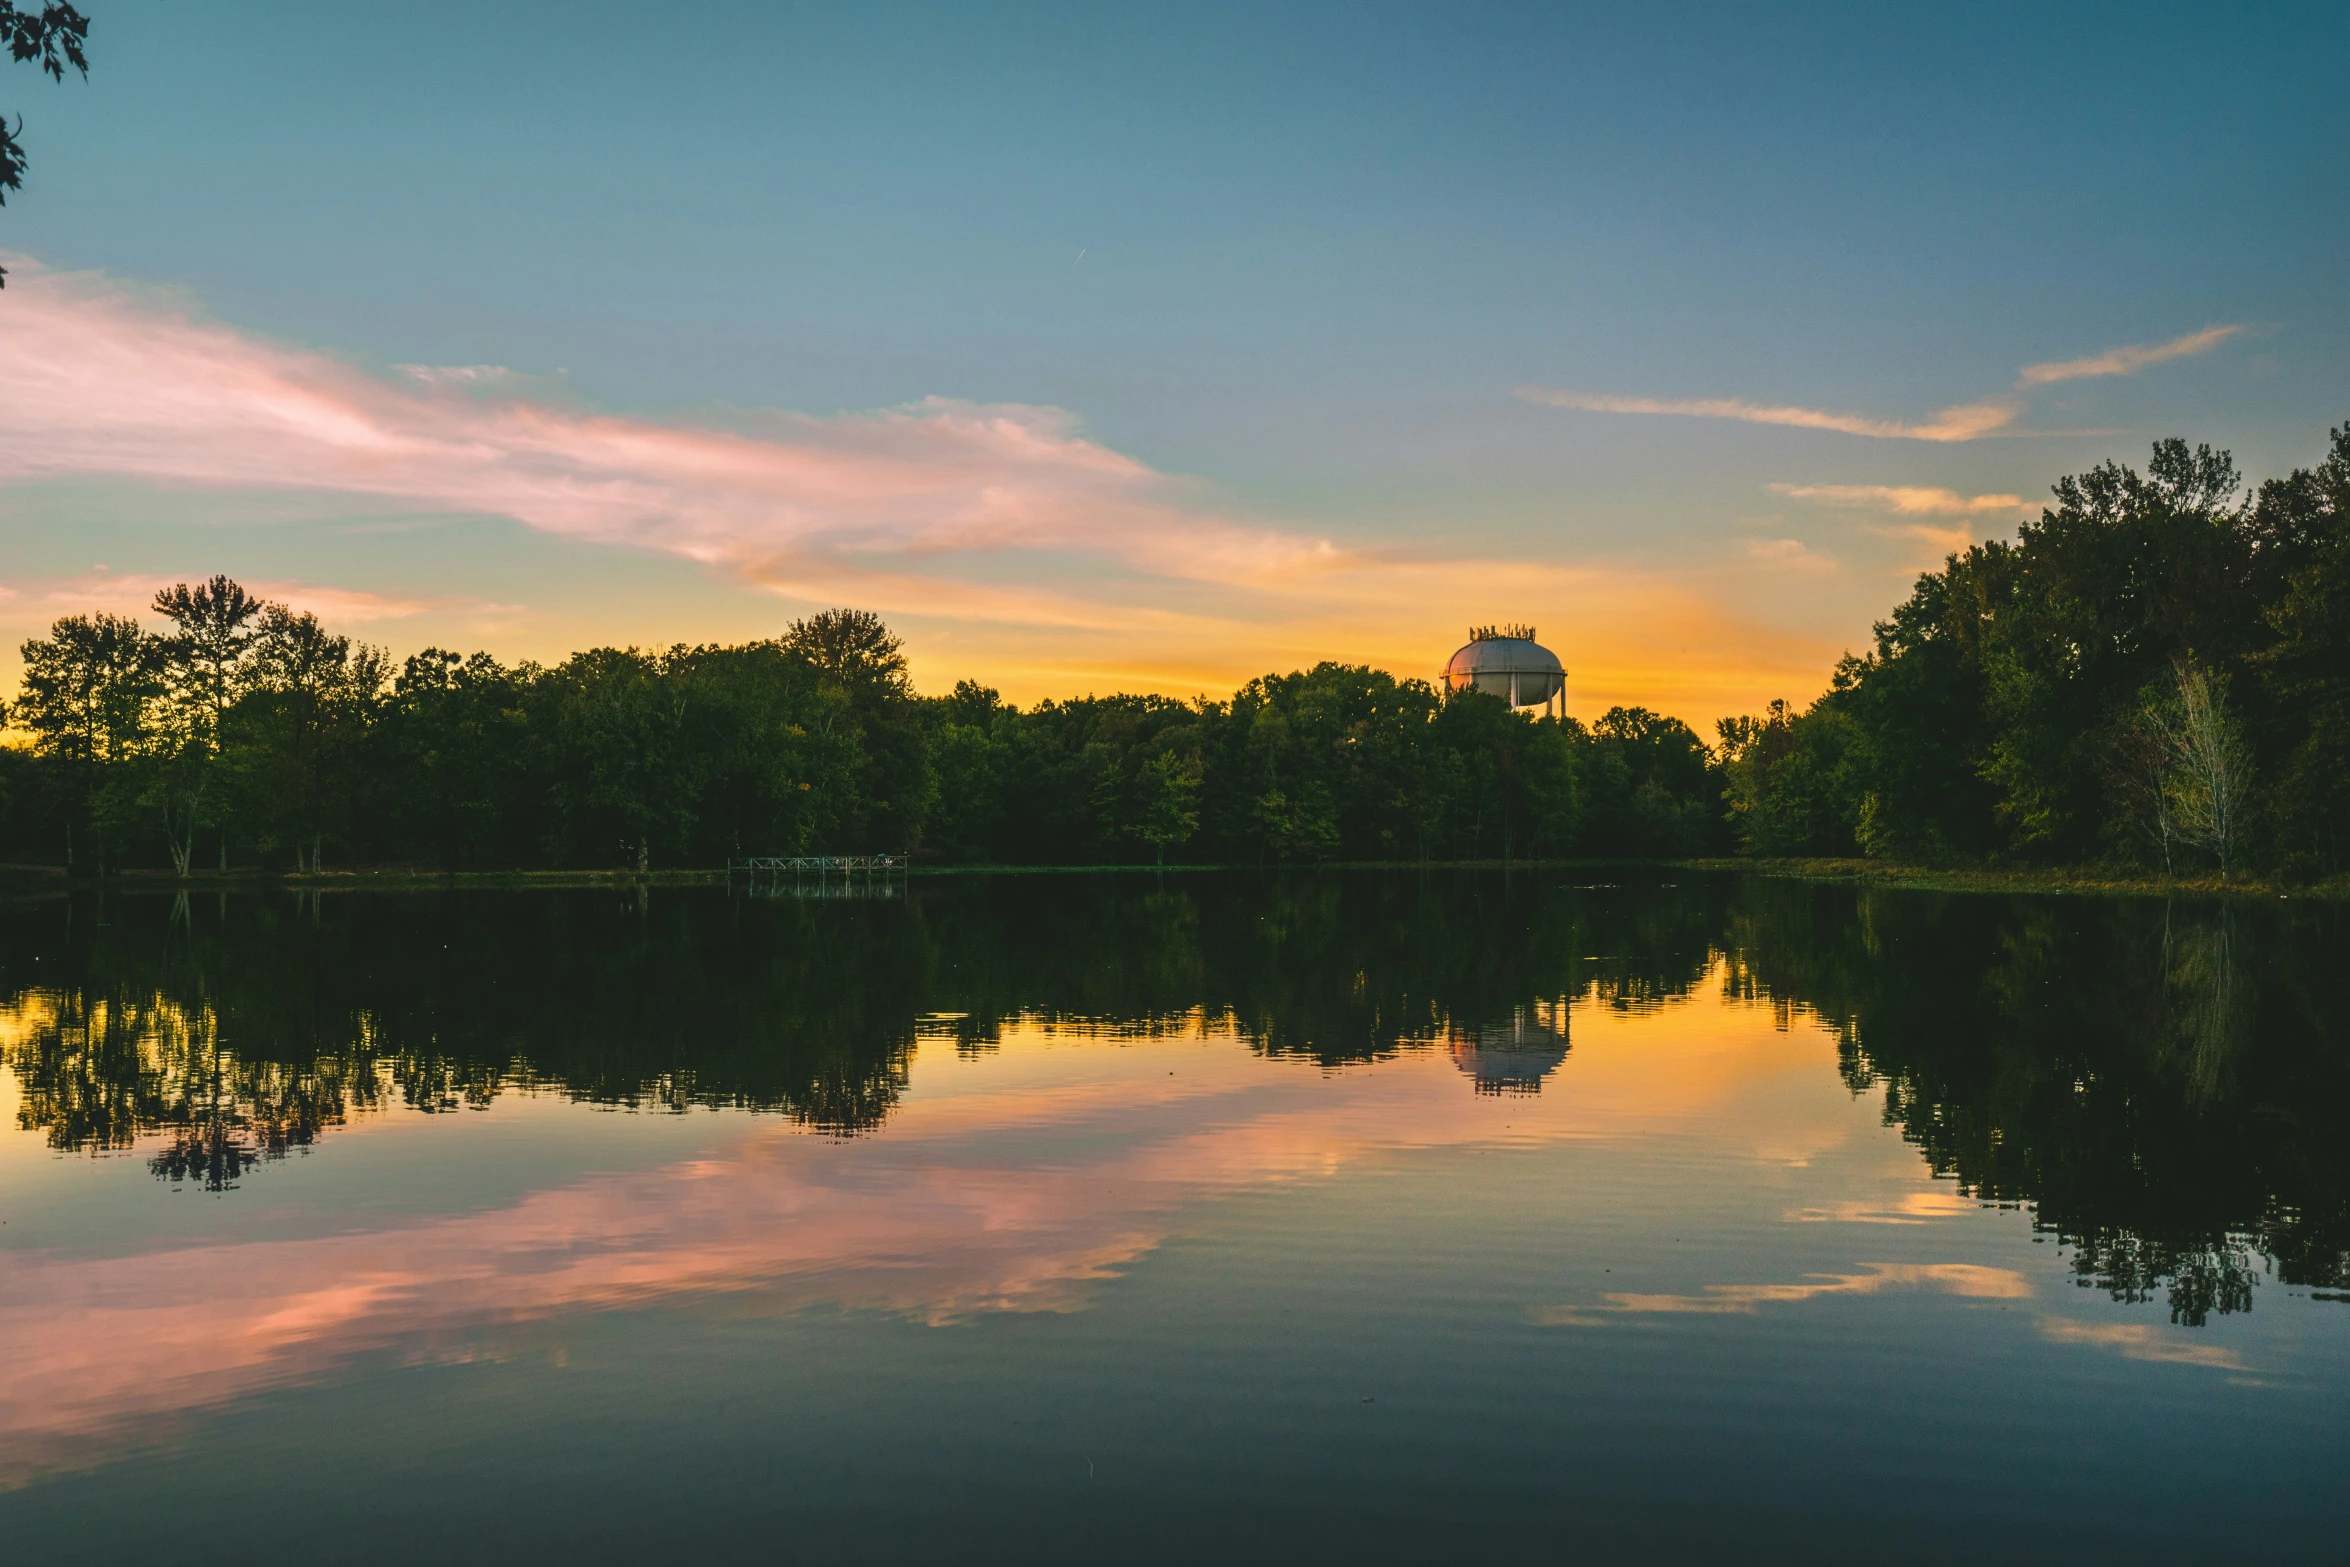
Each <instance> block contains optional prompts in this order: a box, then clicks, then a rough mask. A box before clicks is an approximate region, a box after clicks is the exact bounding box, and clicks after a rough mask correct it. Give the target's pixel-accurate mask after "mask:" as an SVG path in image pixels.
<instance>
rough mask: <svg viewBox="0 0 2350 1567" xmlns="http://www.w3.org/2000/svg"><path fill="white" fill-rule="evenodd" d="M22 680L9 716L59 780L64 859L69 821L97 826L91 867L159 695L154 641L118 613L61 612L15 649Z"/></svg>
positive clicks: (101, 852) (68, 855) (70, 854)
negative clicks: (63, 800) (41, 633)
mask: <svg viewBox="0 0 2350 1567" xmlns="http://www.w3.org/2000/svg"><path fill="white" fill-rule="evenodd" d="M22 652H23V655H24V676H23V683H22V685H21V687H20V689H19V694H18V696H17V700H16V705H15V707H14V708H13V710H11V712H10V713H9V718H10V721H11V722H13V723H15V724H17V725H18V726H19V727H21V728H23V729H25V730H27V731H29V732H30V733H31V734H32V736H33V745H34V748H35V750H36V751H38V752H39V753H41V754H42V755H43V756H44V757H45V758H47V759H48V760H49V761H50V762H51V764H52V766H53V767H54V768H55V769H56V770H57V772H58V773H59V774H61V775H62V778H63V780H64V783H65V789H66V793H67V795H68V809H67V812H66V822H65V829H66V839H65V863H66V865H67V866H68V867H69V868H70V867H71V866H72V865H73V863H74V850H73V824H74V822H75V821H76V820H80V821H82V822H85V823H87V824H89V825H91V826H93V827H95V828H97V829H98V831H99V834H100V836H99V839H98V844H97V849H98V861H99V869H100V870H101V871H103V870H104V869H105V868H106V855H107V851H108V849H109V848H110V847H111V840H110V836H109V835H108V833H107V829H108V827H110V826H111V825H112V824H113V823H114V821H115V820H116V819H117V818H119V817H120V816H121V815H122V814H123V813H122V809H121V807H122V805H123V801H124V796H125V794H126V789H125V785H126V782H127V778H128V775H129V774H130V773H131V771H132V769H133V767H134V766H135V764H136V763H137V762H138V761H140V760H141V758H142V752H143V750H144V748H145V746H146V743H147V738H148V725H147V715H148V713H149V711H150V709H151V708H152V707H153V706H154V704H155V703H156V701H157V700H158V698H160V697H161V696H162V694H163V683H162V681H161V679H160V677H159V673H158V668H157V665H158V658H157V649H156V644H155V642H154V639H153V638H151V637H149V636H148V635H147V634H146V633H145V632H144V631H143V630H141V629H140V627H139V623H138V622H137V621H135V620H132V619H130V618H128V617H127V616H121V615H104V614H100V615H69V616H67V617H66V618H64V619H62V620H60V621H58V622H57V623H56V624H55V625H54V626H52V627H50V630H49V635H48V636H47V637H40V638H35V639H33V640H32V641H29V642H26V643H25V644H24V646H23V648H22Z"/></svg>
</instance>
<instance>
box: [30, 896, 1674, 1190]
mask: <svg viewBox="0 0 2350 1567" xmlns="http://www.w3.org/2000/svg"><path fill="white" fill-rule="evenodd" d="M1717 905H1718V895H1717V894H1712V893H1706V892H1702V891H1700V892H1695V893H1684V892H1675V891H1668V890H1659V889H1649V890H1646V891H1642V890H1639V889H1634V888H1625V889H1608V890H1603V891H1599V892H1592V893H1585V894H1575V893H1572V892H1568V891H1565V890H1563V889H1561V888H1559V887H1558V886H1556V885H1555V883H1553V882H1551V881H1548V880H1545V881H1541V882H1536V881H1532V880H1529V879H1528V878H1525V877H1517V878H1505V877H1493V876H1470V875H1436V876H1420V875H1364V876H1280V875H1275V876H1268V877H1257V876H1233V877H1206V876H1186V877H1178V878H1174V879H1172V880H1170V881H1166V882H1162V881H1160V880H1158V879H1157V878H1151V877H1134V878H1128V879H1114V878H1103V877H1082V878H1071V877H1049V878H1046V877H1006V878H996V879H988V880H973V881H967V882H961V881H959V882H953V883H923V884H918V885H917V887H916V889H915V890H914V892H913V894H912V895H911V896H909V897H906V898H902V899H898V900H870V901H867V900H857V901H840V902H832V903H824V904H808V903H800V902H796V901H794V900H768V899H762V900H759V901H757V902H755V903H754V902H751V901H749V900H739V899H729V898H727V897H724V896H722V895H718V894H715V893H712V894H708V895H701V894H680V895H676V896H669V895H664V896H662V897H660V898H657V899H650V900H648V899H645V898H642V897H636V896H631V895H627V894H623V895H620V896H614V895H613V894H611V893H603V892H597V893H576V894H574V893H487V892H485V893H472V894H466V895H450V896H433V895H410V896H390V897H363V896H351V897H341V898H330V899H326V900H323V901H321V900H320V899H318V898H316V897H314V896H309V895H296V896H291V897H261V896H255V897H243V896H240V897H234V898H227V897H224V898H221V899H219V900H217V903H215V902H214V901H213V900H201V901H200V902H198V903H191V901H190V900H187V899H184V898H182V899H179V900H177V902H176V904H174V903H170V902H168V901H167V900H164V899H155V900H152V901H149V900H142V899H137V898H125V897H121V896H111V897H109V898H107V899H106V901H105V903H104V905H103V906H102V907H101V906H93V905H91V904H89V903H74V904H67V903H63V902H60V903H54V904H47V905H32V906H20V907H18V908H17V909H15V910H12V911H9V912H7V913H5V914H0V934H5V935H6V936H7V937H8V938H9V940H10V950H15V951H20V952H27V953H30V952H36V951H38V952H54V953H55V956H56V958H57V959H58V960H60V961H58V962H57V963H56V965H55V966H54V967H47V968H45V969H44V970H42V971H40V972H41V973H42V977H43V979H44V981H45V982H47V983H45V984H44V988H42V989H40V990H37V991H23V990H21V989H19V987H21V986H23V985H24V984H25V983H26V982H27V981H28V979H29V977H30V976H29V975H28V974H26V973H25V972H23V971H21V970H16V969H13V968H12V969H11V970H9V971H8V981H7V990H6V992H5V993H6V994H13V995H14V996H15V1001H14V1005H15V1006H16V1008H17V1011H18V1014H19V1024H20V1026H19V1027H18V1028H17V1029H16V1030H15V1043H14V1044H13V1045H11V1046H10V1047H9V1062H10V1065H11V1066H12V1067H13V1068H14V1069H15V1071H16V1073H17V1076H18V1077H19V1079H20V1080H21V1081H22V1082H23V1084H24V1088H25V1098H24V1108H23V1116H24V1120H25V1123H26V1124H27V1125H28V1126H37V1127H41V1128H44V1129H45V1130H46V1131H47V1134H48V1136H49V1138H50V1140H51V1141H52V1142H53V1143H54V1144H55V1145H56V1146H58V1147H61V1148H81V1149H92V1150H98V1149H121V1148H128V1147H130V1146H131V1145H132V1143H133V1142H134V1141H135V1140H140V1139H149V1140H152V1139H154V1138H156V1137H158V1136H160V1137H161V1139H162V1146H161V1148H160V1151H158V1152H155V1153H154V1154H153V1159H152V1162H153V1164H154V1167H155V1169H156V1171H157V1173H158V1174H160V1175H163V1176H166V1177H168V1178H170V1179H173V1180H186V1181H197V1182H201V1183H203V1184H205V1185H207V1186H209V1187H213V1188H215V1189H223V1188H226V1187H228V1186H230V1185H233V1184H234V1183H235V1182H236V1181H237V1180H238V1179H239V1178H240V1177H241V1176H243V1175H244V1174H245V1173H246V1172H247V1171H248V1170H249V1169H250V1168H251V1167H252V1166H253V1164H254V1163H255V1162H257V1161H260V1160H265V1159H270V1158H275V1157H279V1156H282V1155H283V1154H284V1153H285V1152H286V1151H287V1150H288V1149H293V1148H301V1147H306V1146H308V1145H309V1144H310V1143H311V1142H313V1141H315V1140H316V1139H317V1138H318V1137H319V1136H320V1135H321V1134H322V1133H323V1132H324V1131H325V1130H327V1129H328V1128H331V1127H333V1126H336V1125H338V1124H340V1123H341V1122H342V1121H344V1120H345V1119H346V1118H347V1117H348V1116H350V1115H352V1114H355V1113H359V1112H362V1111H366V1110H370V1109H374V1108H378V1107H380V1106H383V1105H386V1104H394V1103H396V1104H399V1105H401V1106H404V1107H406V1108H408V1109H411V1110H416V1111H421V1112H426V1113H441V1112H450V1111H456V1110H460V1109H466V1108H478V1107H480V1106H483V1105H486V1104H489V1103H490V1102H492V1101H493V1100H494V1099H495V1098H496V1097H497V1096H498V1095H499V1094H500V1093H502V1092H504V1091H507V1090H508V1089H512V1088H523V1089H529V1090H537V1091H547V1092H554V1093H560V1094H564V1095H568V1096H570V1097H572V1098H575V1099H579V1100H583V1101H587V1102H591V1103H596V1104H608V1105H615V1106H627V1107H632V1108H640V1109H649V1110H683V1109H687V1108H691V1107H695V1106H735V1107H743V1108H749V1109H754V1110H762V1111H770V1112H778V1113H782V1114H785V1115H789V1116H791V1117H793V1118H795V1119H797V1120H799V1121H801V1122H802V1123H803V1124H806V1125H808V1126H810V1127H813V1128H816V1129H818V1130H822V1131H825V1132H829V1133H832V1134H835V1135H851V1134H854V1133H856V1132H859V1131H863V1130H866V1129H868V1128H871V1127H874V1126H877V1125H879V1124H880V1123H881V1121H882V1120H883V1119H884V1118H885V1117H886V1116H887V1115H888V1114H889V1113H890V1110H891V1108H892V1107H893V1106H894V1105H895V1104H896V1102H897V1098H898V1095H899V1094H900V1093H901V1091H902V1090H903V1089H904V1086H905V1083H906V1077H907V1066H908V1063H909V1061H910V1059H911V1055H912V1049H913V1044H914V1040H915V1038H916V1035H917V1031H918V1030H919V1031H920V1032H922V1033H924V1034H942V1033H943V1034H951V1035H952V1037H953V1038H954V1040H955V1042H956V1046H957V1048H958V1049H961V1050H965V1051H979V1050H984V1049H987V1048H990V1046H991V1045H992V1042H993V1041H994V1040H995V1039H996V1038H997V1037H998V1036H999V1035H1000V1033H1001V1031H1002V1029H1003V1027H1004V1025H1005V1024H1006V1023H1007V1022H1009V1021H1011V1020H1015V1019H1029V1020H1034V1021H1037V1022H1040V1023H1042V1024H1043V1025H1045V1026H1046V1027H1049V1028H1060V1029H1070V1030H1078V1031H1085V1032H1100V1033H1108V1034H1114V1035H1125V1036H1134V1037H1142V1036H1148V1035H1152V1034H1158V1033H1189V1032H1190V1031H1192V1030H1193V1029H1196V1028H1197V1027H1199V1026H1200V1024H1201V1023H1202V1021H1203V1020H1204V1021H1207V1022H1209V1023H1211V1024H1221V1025H1227V1026H1230V1027H1232V1028H1234V1029H1235V1030H1236V1031H1237V1032H1239V1033H1240V1034H1241V1035H1242V1036H1243V1037H1244V1038H1246V1039H1247V1040H1249V1041H1250V1042H1251V1044H1253V1045H1254V1046H1255V1047H1256V1048H1257V1049H1259V1050H1260V1051H1262V1052H1264V1053H1265V1054H1266V1055H1268V1056H1274V1057H1293V1058H1300V1059H1305V1060H1309V1061H1314V1062H1318V1063H1320V1064H1322V1065H1324V1066H1331V1067H1335V1066H1341V1065H1344V1064H1346V1063H1349V1062H1358V1061H1370V1060H1376V1059H1380V1058H1383V1057H1386V1056H1389V1055H1392V1054H1393V1053H1394V1052H1396V1051H1397V1050H1400V1049H1409V1048H1421V1047H1434V1046H1438V1045H1444V1044H1447V1043H1450V1042H1456V1041H1459V1040H1464V1039H1466V1040H1482V1039H1484V1038H1485V1037H1486V1036H1487V1035H1489V1034H1491V1033H1492V1032H1493V1031H1494V1030H1495V1029H1497V1028H1500V1029H1508V1028H1510V1027H1513V1026H1516V1025H1517V1023H1518V1021H1519V1020H1522V1019H1523V1018H1525V1017H1528V1016H1532V1015H1534V1010H1535V1009H1536V1008H1538V1007H1540V1008H1547V1009H1550V1011H1549V1014H1548V1015H1557V1013H1556V1009H1557V1007H1558V1005H1559V1004H1560V1003H1562V1002H1564V1001H1568V1000H1573V999H1577V998H1583V997H1598V998H1600V999H1602V1000H1604V1001H1606V1002H1607V1003H1609V1004H1611V1005H1615V1006H1620V1007H1627V1008H1637V1007H1645V1006H1651V1005H1661V1004H1663V1002H1664V1001H1665V1000H1667V999H1670V998H1672V997H1675V996H1683V995H1687V994H1688V993H1689V992H1690V989H1691V987H1692V986H1693V985H1694V984H1695V983H1696V981H1697V980H1698V978H1699V977H1700V976H1701V975H1702V974H1703V973H1704V972H1705V969H1706V966H1707V963H1708V960H1709V956H1710V953H1711V951H1712V945H1711V935H1712V932H1713V931H1715V930H1716V929H1718V928H1719V925H1720V920H1721V913H1720V910H1719V908H1718V906H1717ZM58 981H62V984H59V983H56V982H58ZM926 1019H927V1020H926ZM1559 1042H1560V1043H1561V1044H1562V1045H1563V1043H1564V1040H1563V1034H1562V1035H1561V1039H1560V1041H1559ZM1562 1053H1563V1052H1562ZM1537 1075H1539V1074H1537Z"/></svg>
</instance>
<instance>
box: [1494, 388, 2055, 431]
mask: <svg viewBox="0 0 2350 1567" xmlns="http://www.w3.org/2000/svg"><path fill="white" fill-rule="evenodd" d="M1517 395H1518V396H1519V397H1521V398H1523V399H1524V400H1525V401H1527V402H1530V403H1546V404H1548V405H1549V406H1551V407H1553V408H1577V409H1582V410H1584V411H1586V412H1590V413H1613V414H1674V415H1678V416H1681V417H1683V418H1690V419H1736V420H1740V421H1742V422H1744V423H1747V424H1778V425H1787V426H1790V427H1793V428H1795V429H1800V430H1833V431H1836V432H1838V433H1839V434H1843V435H1864V436H1868V437H1870V438H1871V439H1874V440H1898V441H1975V440H1981V439H1982V438H1983V437H1985V436H1988V435H1997V434H1999V433H2000V432H2001V431H2003V430H2005V429H2006V428H2007V427H2008V426H2009V425H2011V424H2013V423H2014V422H2015V418H2016V415H2017V414H2018V413H2019V412H2020V411H2021V410H2020V409H2019V408H2018V407H2017V406H2016V405H2015V404H2014V403H2011V402H2005V401H1989V402H1980V403H1964V404H1961V405H1958V406H1956V407H1951V408H1944V409H1942V410H1940V411H1939V412H1937V413H1936V414H1935V415H1934V416H1933V417H1932V418H1930V419H1927V420H1925V421H1923V422H1917V423H1912V422H1908V421H1904V420H1900V419H1876V418H1871V417H1870V416H1868V415H1866V414H1856V413H1837V412H1833V411H1831V410H1828V409H1821V408H1798V407H1794V406H1792V405H1788V404H1773V403H1755V402H1749V401H1748V400H1747V399H1745V398H1743V397H1683V398H1666V397H1616V396H1610V395H1607V394H1604V393H1599V392H1569V391H1560V390H1557V389H1555V388H1552V387H1544V386H1521V387H1519V388H1518V389H1517Z"/></svg>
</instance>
